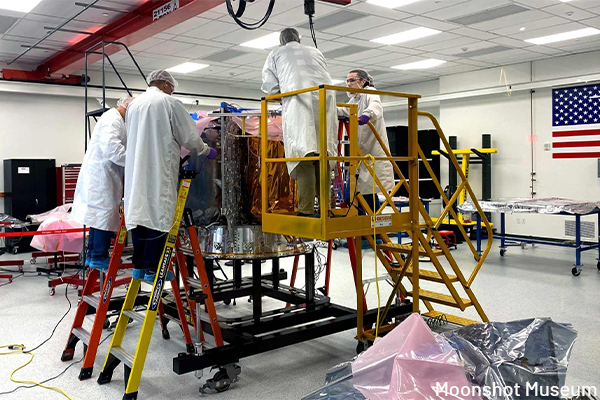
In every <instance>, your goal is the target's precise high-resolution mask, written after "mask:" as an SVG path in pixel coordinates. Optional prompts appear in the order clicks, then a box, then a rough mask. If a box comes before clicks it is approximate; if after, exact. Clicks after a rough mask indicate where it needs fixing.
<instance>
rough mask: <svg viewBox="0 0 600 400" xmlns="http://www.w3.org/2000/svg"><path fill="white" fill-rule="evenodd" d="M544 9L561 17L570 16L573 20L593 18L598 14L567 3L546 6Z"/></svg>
mask: <svg viewBox="0 0 600 400" xmlns="http://www.w3.org/2000/svg"><path fill="white" fill-rule="evenodd" d="M544 11H545V12H549V13H551V14H554V15H557V16H559V17H563V18H568V19H570V20H572V21H579V20H580V19H586V18H592V17H595V16H596V14H592V13H590V12H587V11H584V10H582V9H580V8H577V7H573V6H571V5H569V4H567V3H560V4H557V5H554V6H551V7H546V8H544Z"/></svg>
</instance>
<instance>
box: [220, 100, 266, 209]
mask: <svg viewBox="0 0 600 400" xmlns="http://www.w3.org/2000/svg"><path fill="white" fill-rule="evenodd" d="M268 111H269V108H268V102H267V100H266V99H265V98H264V97H263V98H262V100H261V102H260V182H261V185H260V187H261V189H260V190H261V196H262V213H261V214H262V217H263V218H265V216H266V215H267V210H268V209H269V204H268V202H269V196H268V195H267V193H268V185H269V182H268V181H267V180H268V178H269V177H268V174H267V162H266V159H267V148H268V142H267V141H268V140H269V138H268V131H269V130H268V128H267V121H268V118H267V113H268ZM221 129H224V127H221ZM222 179H225V177H223V178H222Z"/></svg>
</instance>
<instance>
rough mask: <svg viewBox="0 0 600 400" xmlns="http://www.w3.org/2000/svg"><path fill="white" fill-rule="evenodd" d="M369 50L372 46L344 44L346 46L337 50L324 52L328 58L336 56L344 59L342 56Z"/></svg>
mask: <svg viewBox="0 0 600 400" xmlns="http://www.w3.org/2000/svg"><path fill="white" fill-rule="evenodd" d="M367 50H370V48H369V47H363V46H353V45H350V46H344V47H340V48H338V49H335V50H331V51H327V52H324V53H323V55H324V56H325V58H326V59H335V58H340V59H342V57H347V56H354V55H355V54H357V53H360V52H366V51H367Z"/></svg>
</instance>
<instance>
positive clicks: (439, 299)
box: [407, 290, 473, 308]
mask: <svg viewBox="0 0 600 400" xmlns="http://www.w3.org/2000/svg"><path fill="white" fill-rule="evenodd" d="M407 295H408V296H410V297H412V295H413V294H412V292H408V293H407ZM419 298H420V299H421V300H427V301H430V302H432V303H438V304H443V305H445V306H450V307H456V308H460V307H459V305H458V303H457V302H456V301H455V300H454V297H452V296H450V295H448V294H442V293H437V292H431V291H429V290H420V291H419ZM461 300H462V302H463V304H464V305H465V307H469V306H472V305H473V303H472V302H471V300H469V299H461Z"/></svg>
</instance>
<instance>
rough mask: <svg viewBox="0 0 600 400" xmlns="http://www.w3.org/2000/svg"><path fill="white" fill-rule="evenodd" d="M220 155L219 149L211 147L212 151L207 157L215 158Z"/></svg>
mask: <svg viewBox="0 0 600 400" xmlns="http://www.w3.org/2000/svg"><path fill="white" fill-rule="evenodd" d="M218 155H219V153H217V151H216V150H215V149H213V148H212V147H211V148H210V152H209V153H208V155H207V156H206V158H208V159H209V160H214V159H215V158H217V156H218Z"/></svg>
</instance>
